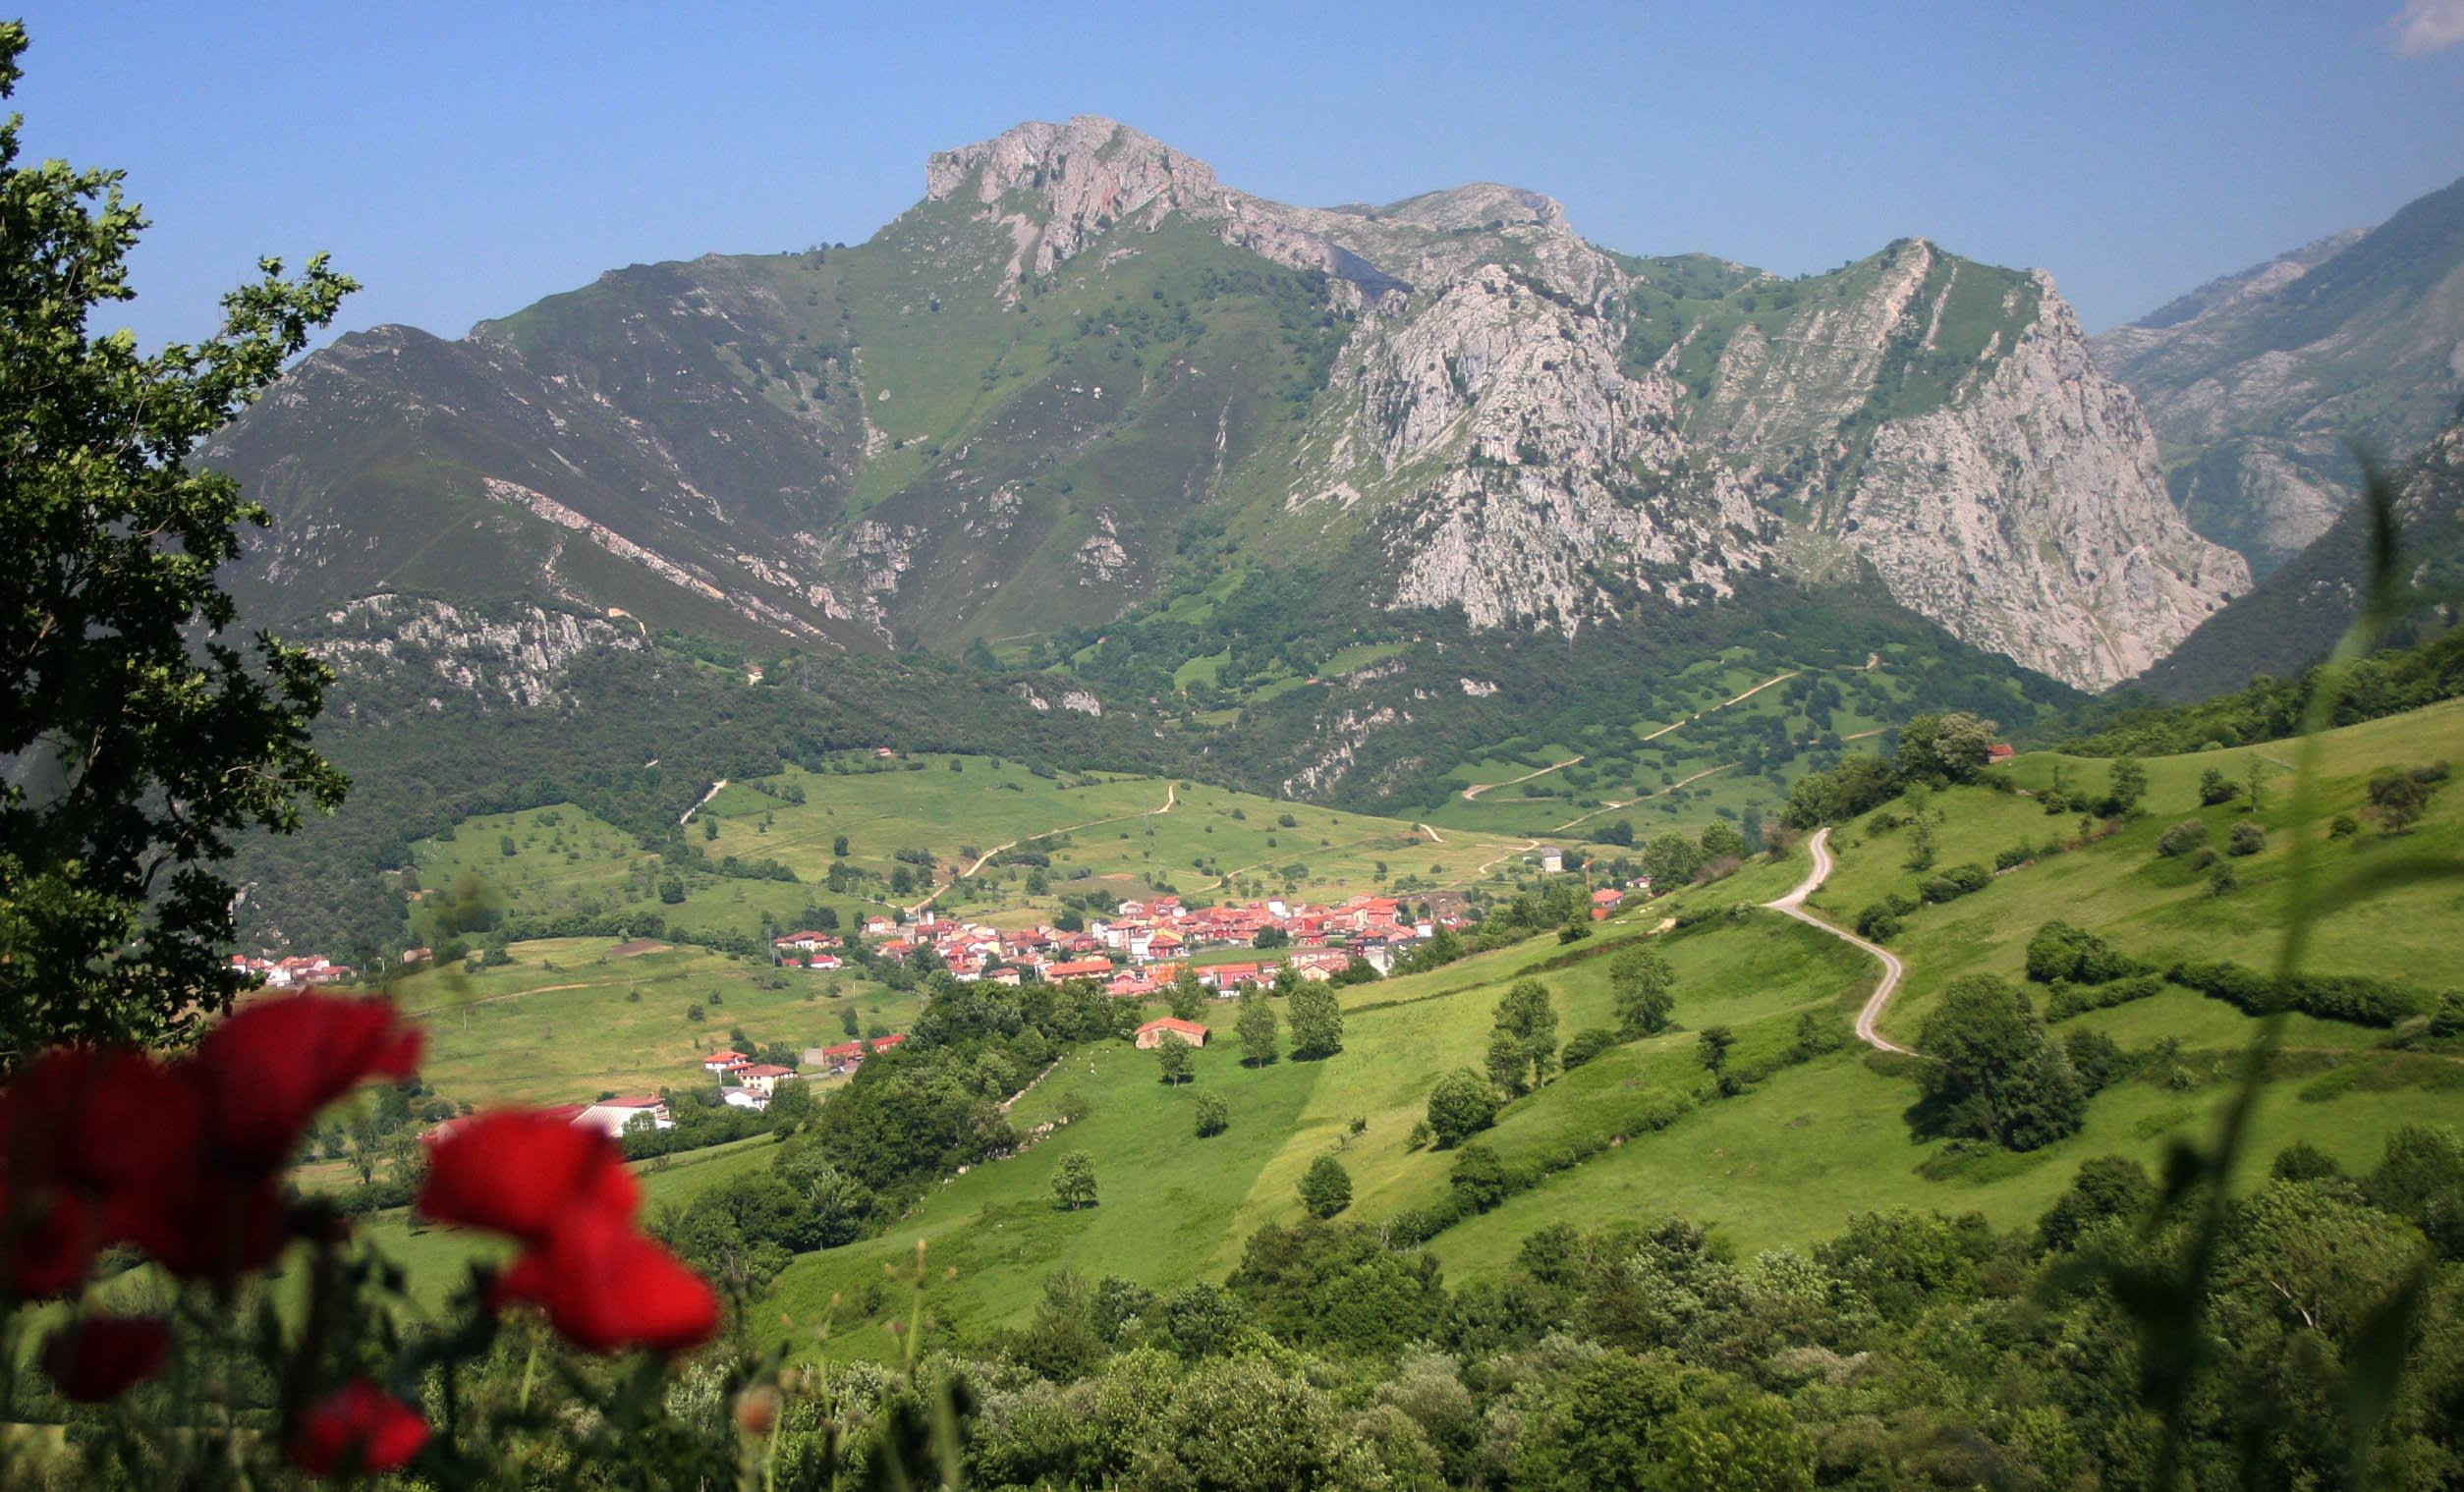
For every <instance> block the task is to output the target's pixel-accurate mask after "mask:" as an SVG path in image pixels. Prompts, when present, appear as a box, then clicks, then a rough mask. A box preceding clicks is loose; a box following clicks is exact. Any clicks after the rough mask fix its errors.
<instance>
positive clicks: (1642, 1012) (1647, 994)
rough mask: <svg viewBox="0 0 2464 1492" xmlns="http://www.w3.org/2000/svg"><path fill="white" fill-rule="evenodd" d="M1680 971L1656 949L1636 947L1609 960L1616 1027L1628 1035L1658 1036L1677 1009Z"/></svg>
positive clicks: (1610, 989)
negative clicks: (1678, 975)
mask: <svg viewBox="0 0 2464 1492" xmlns="http://www.w3.org/2000/svg"><path fill="white" fill-rule="evenodd" d="M1676 986H1677V970H1676V969H1675V968H1674V967H1671V966H1670V965H1669V962H1668V960H1667V959H1665V958H1663V957H1661V955H1660V953H1659V951H1658V950H1657V949H1654V948H1643V947H1635V948H1629V949H1627V950H1626V951H1625V952H1623V953H1620V954H1618V955H1617V956H1616V957H1615V958H1614V959H1611V960H1610V961H1609V963H1608V991H1609V998H1610V999H1611V1000H1612V1001H1613V1002H1614V1004H1615V1006H1616V1011H1617V1027H1618V1029H1619V1030H1621V1031H1623V1032H1625V1034H1627V1035H1628V1036H1655V1035H1657V1034H1659V1033H1660V1032H1661V1031H1664V1030H1666V1029H1668V1018H1669V1016H1670V1014H1671V1013H1672V1012H1674V1011H1675V1010H1676V1008H1677V996H1676Z"/></svg>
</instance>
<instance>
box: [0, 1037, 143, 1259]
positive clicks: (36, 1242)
mask: <svg viewBox="0 0 2464 1492" xmlns="http://www.w3.org/2000/svg"><path fill="white" fill-rule="evenodd" d="M178 1086H179V1084H178V1082H177V1081H176V1080H175V1079H174V1078H172V1077H171V1075H170V1073H169V1071H168V1070H167V1069H165V1068H164V1067H163V1066H162V1065H161V1064H159V1063H157V1062H155V1061H154V1060H153V1059H151V1058H149V1057H147V1056H146V1055H145V1054H143V1053H142V1052H137V1051H98V1050H95V1049H94V1048H91V1047H61V1048H57V1049H54V1050H52V1051H48V1052H45V1053H43V1054H42V1055H40V1056H38V1057H36V1058H35V1059H34V1060H33V1061H32V1062H29V1063H28V1064H27V1065H26V1067H25V1068H24V1070H22V1071H21V1072H19V1073H18V1074H17V1076H16V1077H15V1078H13V1079H12V1080H11V1081H10V1082H9V1084H8V1086H7V1088H6V1089H5V1090H0V1287H5V1288H6V1289H7V1290H8V1292H9V1293H10V1294H12V1295H14V1296H16V1297H18V1298H20V1299H33V1298H40V1297H45V1296H54V1295H60V1294H64V1293H66V1292H68V1291H70V1290H73V1289H74V1288H75V1287H76V1286H77V1284H78V1282H79V1281H81V1280H82V1279H84V1276H85V1271H86V1269H87V1268H88V1266H90V1265H91V1264H92V1263H93V1259H94V1254H95V1252H96V1251H97V1250H98V1249H99V1248H100V1247H101V1246H102V1244H103V1243H106V1242H108V1241H109V1239H110V1238H112V1237H113V1236H115V1235H116V1233H117V1231H118V1228H117V1224H118V1221H119V1215H120V1212H121V1209H122V1208H123V1207H124V1206H125V1205H126V1204H127V1203H128V1202H129V1201H130V1200H131V1199H132V1198H135V1197H140V1196H142V1195H144V1194H145V1193H146V1192H147V1191H148V1189H149V1188H150V1184H151V1183H152V1181H153V1180H154V1179H155V1178H158V1177H159V1176H161V1175H163V1174H166V1173H167V1172H168V1171H169V1170H170V1169H171V1168H172V1165H173V1163H174V1162H175V1160H176V1157H177V1156H178V1154H179V1153H180V1147H181V1140H180V1135H181V1133H183V1131H184V1130H186V1129H187V1128H188V1126H187V1123H186V1122H187V1120H188V1118H189V1117H190V1111H189V1110H187V1109H185V1108H183V1107H182V1106H181V1105H180V1104H179V1103H177V1102H176V1101H174V1094H173V1091H172V1090H174V1089H176V1088H178ZM130 1113H142V1114H144V1115H145V1116H146V1123H145V1124H143V1125H140V1126H132V1125H130V1124H129V1123H128V1122H127V1116H128V1115H129V1114H130Z"/></svg>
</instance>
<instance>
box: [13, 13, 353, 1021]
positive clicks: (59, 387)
mask: <svg viewBox="0 0 2464 1492" xmlns="http://www.w3.org/2000/svg"><path fill="white" fill-rule="evenodd" d="M26 44H27V41H26V31H25V28H23V27H22V26H19V25H16V24H14V23H11V24H8V25H5V26H0V94H9V93H14V92H15V90H16V85H17V81H18V79H19V78H20V77H21V76H22V73H21V70H20V68H19V67H18V65H17V60H18V58H19V56H20V55H21V54H23V53H24V51H25V49H26ZM18 130H19V124H18V121H17V120H16V119H14V118H12V119H10V120H8V121H6V122H5V123H0V221H5V222H6V223H7V225H8V231H7V233H6V234H5V235H0V532H5V533H6V534H7V536H8V542H7V544H6V545H5V546H0V760H6V761H8V762H9V763H11V766H10V769H9V771H8V772H7V774H6V777H5V780H0V1068H5V1067H7V1066H9V1065H11V1064H12V1063H13V1062H14V1061H15V1060H17V1059H18V1058H19V1057H21V1056H23V1055H24V1054H26V1053H28V1052H29V1051H30V1050H31V1049H32V1048H34V1047H36V1046H40V1045H44V1044H48V1043H51V1042H55V1041H61V1040H68V1039H79V1040H92V1041H112V1040H135V1041H154V1042H159V1041H162V1040H166V1039H169V1038H172V1037H174V1036H176V1035H177V1034H178V1033H180V1032H181V1031H183V1030H185V1029H186V1028H188V1027H189V1026H190V1025H191V1024H192V1023H193V1022H195V1020H196V1018H197V1017H198V1016H199V1015H201V1014H204V1013H208V1012H214V1011H220V1010H225V1009H228V1008H229V1006H230V1004H231V1001H232V998H233V997H234V996H235V995H236V994H237V993H238V992H239V991H240V989H241V988H243V987H244V985H245V982H246V976H245V975H242V974H240V973H238V972H236V971H235V970H233V969H232V968H231V967H230V966H229V964H228V963H227V962H226V960H225V958H224V949H225V948H226V947H227V945H228V942H229V940H230V937H231V933H232V906H233V901H234V895H235V889H236V888H234V887H233V886H232V885H231V883H230V882H228V881H227V880H225V879H224V878H223V877H222V876H221V874H220V873H219V872H218V866H219V863H220V862H221V861H222V860H224V859H225V858H227V857H228V856H229V854H230V852H231V845H232V841H233V839H234V837H235V836H237V835H239V834H242V833H244V832H247V831H249V830H252V829H257V828H264V829H270V830H273V831H274V832H277V833H289V832H291V831H292V830H294V829H296V828H297V827H298V826H299V824H300V821H301V817H302V814H303V812H304V810H305V809H307V808H311V807H313V808H319V809H323V808H331V807H332V806H333V805H334V804H336V803H337V802H339V801H341V799H342V795H343V791H344V789H345V787H346V786H347V784H346V781H345V779H344V778H343V776H342V774H341V773H340V772H338V771H336V770H335V769H334V768H333V767H332V766H331V765H330V764H329V763H327V762H326V761H325V760H324V759H323V758H322V757H320V756H318V755H317V754H316V753H315V752H314V751H313V750H312V749H310V747H309V745H308V724H309V722H310V721H312V720H313V719H314V718H315V717H316V715H317V713H318V711H319V709H320V708H321V707H322V704H323V700H324V691H325V687H326V685H327V684H328V683H329V682H330V681H331V679H332V674H331V672H330V671H329V670H327V669H326V668H325V667H324V665H323V664H321V663H319V662H317V661H316V660H315V659H314V658H311V657H310V656H309V655H308V653H307V652H306V651H304V650H302V649H300V648H296V647H291V646H288V645H285V644H284V643H282V642H280V641H279V640H277V639H275V638H274V637H272V636H270V635H264V634H259V635H257V636H256V637H255V638H254V639H253V640H252V642H250V643H248V644H246V645H245V646H242V645H239V644H236V643H235V642H233V641H227V640H225V635H226V634H227V633H228V631H229V629H230V628H231V627H232V625H233V624H234V622H235V621H236V620H237V608H236V607H235V606H234V604H233V602H232V599H231V597H230V596H229V595H228V594H227V593H226V592H225V591H224V590H223V589H222V588H221V587H220V586H219V585H218V584H217V583H216V576H217V573H218V571H219V569H220V568H221V567H222V566H223V565H225V564H228V563H230V562H231V561H233V560H236V559H237V558H238V557H239V554H240V547H241V546H240V539H239V533H240V529H241V528H242V526H243V525H250V526H257V527H261V526H263V525H264V524H265V522H266V516H265V511H264V509H263V508H261V507H259V506H258V505H256V504H254V503H252V502H248V501H245V500H244V499H243V498H242V496H241V493H240V490H239V487H238V484H237V483H235V482H234V481H233V480H232V479H231V478H229V477H227V476H223V475H219V474H216V473H212V472H203V471H193V470H189V468H188V465H187V462H188V458H189V456H190V454H191V453H192V452H193V451H194V450H195V449H196V445H197V444H198V442H200V441H202V440H203V439H204V438H205V437H206V436H208V435H210V434H212V433H213V432H214V431H215V430H216V429H218V428H220V427H221V426H222V425H223V424H224V423H225V422H227V421H228V420H229V419H230V418H231V417H232V416H233V415H234V414H237V413H238V412H239V411H240V410H241V409H242V408H243V407H245V406H246V405H248V404H249V403H250V402H251V401H252V400H253V399H254V398H255V397H256V396H257V394H258V393H259V392H261V391H262V390H263V389H264V388H265V387H266V386H267V385H268V384H270V383H272V382H273V381H274V379H275V378H276V377H278V376H279V375H280V374H281V371H282V365H283V363H284V362H285V360H287V359H290V358H291V357H292V356H293V355H294V354H296V353H298V352H299V351H300V350H301V349H302V348H303V347H305V346H307V345H308V335H309V333H310V332H311V331H312V330H313V329H314V328H316V327H319V326H322V325H324V324H325V323H326V322H327V321H329V320H330V319H332V317H333V314H334V311H335V309H336V307H337V306H338V305H339V304H341V301H342V298H343V297H344V296H345V295H346V294H348V293H349V292H350V291H352V290H354V289H356V288H357V287H356V286H354V285H353V284H352V282H351V281H349V280H347V279H345V278H343V277H342V276H340V275H337V274H334V273H333V272H331V271H330V270H329V269H327V268H326V261H325V259H324V257H323V256H322V255H318V256H316V257H314V258H311V259H310V260H308V267H307V271H306V273H305V274H304V275H302V276H301V277H300V278H299V279H297V280H288V279H285V278H283V275H282V265H281V263H280V262H279V261H277V260H273V259H265V260H261V261H259V264H258V268H259V270H260V272H261V274H262V278H261V279H259V280H257V281H256V282H255V283H253V284H250V285H247V286H245V287H243V288H242V289H240V290H237V291H235V292H233V293H232V294H231V295H229V296H227V297H225V298H224V300H223V303H222V325H221V328H220V330H218V331H217V332H216V333H215V334H214V335H213V336H212V337H211V338H209V339H208V340H206V341H205V342H203V343H200V344H197V345H195V346H190V345H186V344H175V345H172V346H169V347H166V348H164V349H162V350H161V351H160V352H158V353H156V354H154V355H152V356H151V357H141V356H140V355H139V353H138V350H137V343H136V340H135V339H134V338H133V337H132V336H130V335H129V334H128V333H126V332H113V333H110V334H108V335H105V336H101V337H95V336H92V335H89V332H88V326H89V323H90V322H91V321H92V320H94V319H95V318H96V317H98V316H99V315H101V314H102V306H103V304H104V303H106V302H113V301H125V300H128V299H130V297H131V295H132V294H133V293H132V292H131V291H130V289H129V287H128V281H127V274H126V267H125V266H126V260H127V256H128V254H129V251H130V250H131V249H132V248H133V247H134V246H135V245H136V243H137V240H138V236H139V234H140V231H141V230H142V229H143V228H144V227H145V226H146V224H145V220H144V218H143V216H142V215H141V214H140V211H139V210H138V209H137V208H135V207H133V206H130V205H128V204H126V203H124V202H123V201H122V200H121V198H120V195H119V183H120V180H121V174H120V173H119V172H116V171H76V170H72V169H70V168H69V167H66V166H63V165H59V164H57V163H54V164H50V165H43V166H34V167H21V166H20V165H18V164H17V161H18V153H19V150H20V143H19V138H18Z"/></svg>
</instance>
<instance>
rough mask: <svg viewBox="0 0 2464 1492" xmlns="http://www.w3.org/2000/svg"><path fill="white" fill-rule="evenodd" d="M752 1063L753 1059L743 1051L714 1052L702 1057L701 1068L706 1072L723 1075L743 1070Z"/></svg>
mask: <svg viewBox="0 0 2464 1492" xmlns="http://www.w3.org/2000/svg"><path fill="white" fill-rule="evenodd" d="M752 1065H753V1059H752V1058H751V1057H748V1056H746V1055H745V1054H744V1053H742V1052H712V1053H711V1054H710V1055H709V1056H707V1057H704V1058H702V1059H701V1070H702V1071H703V1072H705V1073H717V1074H722V1075H723V1074H727V1073H736V1072H742V1071H743V1070H744V1069H746V1068H748V1067H751V1066H752Z"/></svg>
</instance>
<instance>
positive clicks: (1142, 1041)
mask: <svg viewBox="0 0 2464 1492" xmlns="http://www.w3.org/2000/svg"><path fill="white" fill-rule="evenodd" d="M1209 1034H1211V1033H1210V1032H1209V1031H1208V1030H1207V1029H1206V1028H1205V1027H1204V1026H1203V1025H1201V1024H1199V1023H1198V1022H1195V1021H1182V1020H1178V1019H1176V1018H1174V1017H1171V1016H1166V1017H1164V1018H1163V1019H1162V1020H1160V1021H1149V1022H1147V1023H1146V1024H1145V1025H1142V1026H1140V1027H1139V1028H1138V1038H1137V1039H1138V1049H1139V1050H1140V1051H1142V1052H1144V1051H1149V1050H1151V1049H1153V1048H1155V1047H1158V1046H1161V1045H1162V1044H1163V1038H1164V1037H1166V1036H1178V1037H1180V1038H1181V1039H1182V1040H1183V1041H1186V1042H1188V1043H1189V1044H1190V1045H1192V1046H1204V1045H1205V1044H1206V1037H1207V1036H1208V1035H1209Z"/></svg>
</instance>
